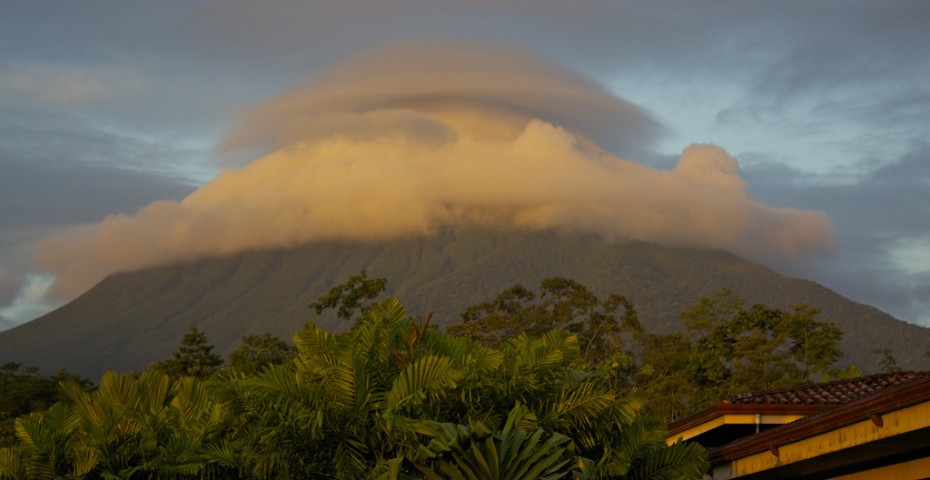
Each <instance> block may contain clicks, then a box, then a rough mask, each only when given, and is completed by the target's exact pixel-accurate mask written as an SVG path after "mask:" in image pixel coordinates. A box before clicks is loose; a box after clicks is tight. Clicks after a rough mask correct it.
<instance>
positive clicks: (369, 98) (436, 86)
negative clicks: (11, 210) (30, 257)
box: [38, 42, 833, 296]
mask: <svg viewBox="0 0 930 480" xmlns="http://www.w3.org/2000/svg"><path fill="white" fill-rule="evenodd" d="M657 130H658V127H657V125H656V124H655V123H654V122H653V121H652V120H651V119H650V118H649V117H648V115H646V114H645V113H644V112H642V111H641V110H640V109H638V108H636V107H635V106H633V105H631V104H629V103H627V102H625V101H623V100H620V99H617V98H615V97H613V96H611V95H609V94H608V93H606V91H605V90H604V89H602V88H600V87H599V86H598V85H596V84H594V83H592V82H590V81H588V80H586V79H585V78H583V77H580V76H578V75H576V74H573V73H571V72H569V71H566V70H564V69H562V68H560V67H557V66H553V65H549V64H546V63H544V62H542V61H541V60H538V59H534V58H532V57H530V56H528V55H525V54H523V53H521V52H518V51H515V50H510V49H502V48H495V47H491V46H488V45H475V44H437V43H435V42H434V43H431V44H430V45H423V44H413V43H405V44H401V45H395V46H392V47H387V48H383V49H379V50H377V51H375V52H371V53H368V54H363V55H361V56H359V57H356V58H354V59H352V60H350V61H347V62H345V63H343V64H341V65H339V66H337V67H336V68H335V69H334V70H332V71H331V72H328V73H326V74H323V75H321V76H319V77H317V78H315V79H314V80H312V81H311V82H310V83H309V84H307V85H306V86H305V87H302V88H299V89H297V90H295V91H293V92H290V93H288V94H285V95H283V96H281V97H279V98H277V99H273V100H271V101H269V102H267V103H265V104H262V105H259V106H257V107H255V108H254V109H252V110H250V111H247V112H246V113H244V115H243V116H242V117H241V118H240V120H239V122H238V124H237V125H236V127H235V128H233V129H232V131H231V132H230V135H229V136H228V138H227V140H226V141H225V142H224V144H223V147H224V148H226V149H235V148H246V149H251V148H260V149H263V150H266V151H268V152H270V153H268V154H267V155H265V156H263V157H261V158H259V159H257V160H255V161H253V162H252V163H250V164H248V165H246V166H244V167H242V168H240V169H230V170H226V171H224V172H222V173H220V174H219V175H218V176H217V177H216V178H214V179H213V180H212V181H210V182H209V183H207V184H206V185H204V186H203V187H201V188H200V189H198V190H197V191H195V192H194V193H192V194H190V195H189V196H187V197H186V198H184V199H183V200H181V201H160V202H154V203H152V204H149V205H148V206H146V207H144V208H142V209H141V210H139V211H138V212H137V213H136V214H135V215H114V216H110V217H108V218H106V219H105V220H103V221H102V222H100V223H97V224H93V225H85V226H82V227H79V228H74V229H71V230H68V231H66V232H63V233H61V234H59V235H55V236H53V237H51V238H49V239H47V240H46V241H45V242H43V243H42V245H41V246H40V248H39V250H38V260H39V262H40V263H41V265H42V266H43V267H44V268H46V269H47V270H48V271H51V272H54V273H55V274H56V275H57V281H56V285H55V287H54V288H55V290H56V291H57V292H58V293H59V294H63V295H67V296H73V295H76V294H79V293H81V292H82V291H83V290H84V289H86V288H88V287H89V286H90V285H91V284H92V283H93V282H95V281H97V280H99V279H101V278H102V277H103V276H104V275H106V274H108V273H110V272H113V271H116V270H130V269H137V268H142V267H146V266H150V265H155V264H159V263H164V262H170V261H178V260H184V259H192V258H196V257H199V256H204V255H220V254H226V253H232V252H236V251H241V250H245V249H255V248H266V247H286V246H291V245H297V244H300V243H304V242H308V241H313V240H318V239H355V240H376V239H383V238H395V237H401V236H408V235H428V234H431V233H433V232H436V231H437V230H438V229H441V228H445V227H458V226H471V225H480V226H491V227H503V228H522V229H550V228H555V229H571V230H580V231H586V232H594V233H597V234H600V235H603V236H604V237H605V238H608V239H610V238H613V239H625V238H635V239H641V240H647V241H653V242H658V243H664V244H670V245H695V246H705V247H715V248H725V249H729V250H733V251H736V252H738V253H742V254H744V255H748V256H751V257H753V256H754V257H756V258H759V257H766V256H772V255H774V256H803V255H807V254H810V253H812V252H815V251H818V250H822V249H826V248H829V247H830V245H831V244H832V242H833V236H832V228H831V225H830V222H829V221H828V220H827V218H826V217H825V216H824V215H822V214H819V213H815V212H810V211H803V210H796V209H782V208H770V207H767V206H765V205H762V204H761V203H759V202H758V201H756V200H754V199H753V197H752V196H751V195H749V193H748V191H747V189H746V184H745V182H744V181H743V180H742V179H741V178H740V176H739V167H738V164H737V161H736V160H735V159H734V158H732V157H731V156H730V155H728V154H727V153H726V152H725V151H724V150H723V149H722V148H720V147H717V146H713V145H692V146H690V147H688V148H686V149H685V150H684V151H683V152H682V154H681V157H680V158H679V160H678V163H677V165H676V166H675V168H674V169H672V170H656V169H653V168H650V167H647V166H645V165H642V164H639V163H637V162H635V161H633V160H630V159H627V158H623V157H621V156H618V155H617V154H615V152H616V151H617V150H620V151H623V150H626V149H629V150H637V149H639V148H642V146H643V144H648V142H649V140H650V138H651V135H653V134H654V133H655V132H656V131H657ZM602 143H608V144H610V145H611V146H612V148H610V149H607V148H603V146H602Z"/></svg>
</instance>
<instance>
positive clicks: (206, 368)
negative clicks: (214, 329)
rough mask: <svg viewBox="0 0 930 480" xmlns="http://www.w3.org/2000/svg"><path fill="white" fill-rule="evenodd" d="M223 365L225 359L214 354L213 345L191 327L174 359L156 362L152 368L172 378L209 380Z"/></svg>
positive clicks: (173, 356) (195, 328) (201, 333)
mask: <svg viewBox="0 0 930 480" xmlns="http://www.w3.org/2000/svg"><path fill="white" fill-rule="evenodd" d="M221 365H223V357H221V356H219V355H217V354H215V353H213V345H211V344H210V342H209V340H207V336H206V335H204V334H203V332H201V331H200V330H197V327H191V329H190V330H188V332H187V333H185V334H184V337H183V338H182V339H181V346H180V347H179V348H178V350H177V351H176V352H174V354H173V355H172V358H170V359H168V360H163V361H160V362H155V363H153V364H152V366H151V367H152V368H154V369H156V370H159V371H161V372H164V373H166V374H168V375H169V376H171V377H172V378H180V377H196V378H200V379H205V378H209V377H210V376H211V375H213V374H214V373H216V372H217V370H219V367H220V366H221Z"/></svg>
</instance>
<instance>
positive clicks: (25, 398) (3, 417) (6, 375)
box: [0, 362, 91, 447]
mask: <svg viewBox="0 0 930 480" xmlns="http://www.w3.org/2000/svg"><path fill="white" fill-rule="evenodd" d="M67 379H72V380H73V381H75V382H76V383H78V384H79V385H81V386H82V388H85V389H89V388H90V387H91V382H90V381H89V380H87V379H85V378H83V377H80V376H79V375H75V374H72V373H69V372H67V371H65V370H59V371H58V372H57V373H55V375H52V376H44V375H41V374H40V373H39V369H37V368H34V367H25V368H24V367H23V366H22V364H20V363H16V362H9V363H6V364H4V365H2V366H0V447H2V446H7V445H11V444H12V443H14V441H15V437H14V420H15V419H16V417H21V416H24V415H26V414H28V413H31V412H40V411H44V410H47V409H48V408H49V407H50V406H52V405H53V404H54V403H55V402H57V401H59V400H62V399H63V397H62V395H61V393H60V392H59V390H58V384H59V382H62V381H64V380H67Z"/></svg>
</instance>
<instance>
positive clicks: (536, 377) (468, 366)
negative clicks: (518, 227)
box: [217, 298, 706, 478]
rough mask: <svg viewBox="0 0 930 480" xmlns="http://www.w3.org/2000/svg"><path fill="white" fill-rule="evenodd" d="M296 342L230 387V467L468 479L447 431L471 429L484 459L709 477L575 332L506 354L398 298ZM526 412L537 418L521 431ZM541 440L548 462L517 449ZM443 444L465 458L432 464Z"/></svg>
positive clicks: (615, 473) (698, 456)
mask: <svg viewBox="0 0 930 480" xmlns="http://www.w3.org/2000/svg"><path fill="white" fill-rule="evenodd" d="M294 343H295V344H296V346H297V350H298V354H297V357H296V358H295V361H294V362H293V363H291V364H290V365H281V366H270V367H268V368H267V369H265V370H264V371H263V372H262V373H261V374H260V375H258V376H251V377H244V378H231V379H227V380H225V381H223V382H219V383H218V384H217V388H218V391H217V395H218V396H219V397H220V398H223V399H224V402H223V403H224V405H228V406H230V408H231V411H230V412H229V413H230V414H229V417H228V418H229V419H230V420H231V423H230V425H229V433H228V437H227V438H229V439H230V442H231V443H230V446H229V451H230V452H232V453H230V455H228V458H230V459H234V460H233V461H234V462H238V463H236V464H235V465H236V468H237V469H239V470H241V471H243V472H245V473H246V474H247V475H250V476H253V477H255V478H274V477H277V476H290V477H297V478H366V476H367V475H368V473H369V472H372V471H374V472H376V473H378V474H379V475H386V477H382V478H409V476H410V475H413V474H414V473H416V472H418V471H422V469H427V470H428V469H431V468H434V467H435V468H442V467H441V465H442V464H447V465H448V467H449V468H457V469H460V470H461V469H462V468H464V467H465V464H466V463H468V462H472V461H473V460H475V459H476V458H477V457H476V456H477V455H478V454H477V453H475V450H474V449H473V448H472V447H468V448H469V449H470V450H469V452H470V453H469V452H465V450H464V449H463V448H464V447H465V444H464V443H460V444H458V447H456V446H455V445H453V443H452V438H451V437H449V436H448V435H441V434H440V433H437V432H440V431H446V432H452V431H454V432H465V433H463V435H465V437H467V438H465V437H463V442H466V443H467V442H473V441H478V442H480V443H481V445H483V446H477V445H476V446H475V448H479V449H484V450H482V453H481V454H480V455H481V456H485V455H492V454H493V452H498V453H502V450H501V448H502V446H503V445H518V444H519V445H525V448H526V449H527V451H532V452H535V453H538V454H539V455H540V456H541V457H542V456H545V457H546V458H557V459H561V460H558V461H557V462H556V463H559V462H562V461H564V460H565V459H568V460H570V462H569V463H568V464H566V465H570V467H568V470H572V471H573V472H574V473H577V474H581V473H582V472H583V471H584V469H583V468H582V466H581V465H585V467H584V468H587V469H588V470H589V471H590V472H591V474H592V475H595V474H597V475H601V474H603V475H611V476H612V477H611V478H625V476H631V478H635V474H636V472H644V471H647V470H648V468H652V467H653V466H655V465H660V466H665V467H668V468H670V469H672V470H674V471H682V472H697V473H696V474H694V475H682V476H681V477H680V478H689V477H691V478H700V474H701V473H702V472H703V469H704V468H705V467H706V461H705V460H704V458H703V453H702V450H700V447H697V446H692V447H685V446H683V445H679V446H675V447H666V445H665V441H664V436H663V435H662V429H661V428H660V425H658V424H656V423H654V422H649V421H643V420H640V419H639V417H638V413H639V411H640V410H641V409H642V405H643V402H642V400H640V399H639V398H638V397H636V396H635V395H633V394H632V393H631V392H628V391H625V390H615V389H613V388H612V387H611V385H610V383H609V382H606V381H605V377H604V376H603V374H601V373H599V372H598V371H592V370H587V369H582V368H581V366H582V365H583V364H582V363H581V361H580V359H581V358H582V352H581V348H580V346H579V341H578V337H577V336H575V335H573V334H570V333H568V332H565V331H559V330H552V331H547V332H544V333H542V334H541V335H539V336H528V335H526V334H523V335H519V336H517V337H515V338H513V339H510V340H508V341H506V342H504V345H502V347H501V348H500V349H496V348H491V347H486V346H483V345H481V344H480V343H478V342H476V341H474V340H472V339H468V338H461V337H454V336H450V335H447V334H444V333H441V332H439V331H437V330H435V329H430V328H423V327H422V322H421V323H420V324H417V322H416V321H415V320H413V319H412V318H411V317H409V316H408V315H407V314H406V312H405V310H404V309H403V307H402V305H401V304H400V303H399V302H398V301H397V300H396V299H393V298H389V299H386V300H384V301H382V302H379V303H377V304H375V305H372V306H371V308H369V309H367V311H366V313H365V314H364V315H363V316H362V317H360V318H358V319H356V321H355V322H354V326H353V328H352V329H351V330H350V331H349V332H346V333H342V334H336V335H333V334H329V333H327V332H325V331H323V330H320V329H317V328H316V327H314V326H313V325H312V324H309V325H308V326H307V327H305V328H304V329H303V330H300V331H298V332H297V333H296V334H295V336H294ZM515 408H519V409H525V413H520V421H519V422H516V424H514V425H511V427H509V428H508V427H507V426H506V424H507V423H508V421H507V419H508V416H509V415H510V414H512V413H513V412H514V409H515ZM521 412H523V410H521ZM479 425H480V426H482V427H479ZM488 432H490V434H489V433H488ZM424 435H425V436H426V437H427V439H426V440H424ZM527 435H528V436H531V437H532V436H537V435H538V437H539V438H543V437H544V438H545V439H547V440H545V441H548V440H551V439H556V440H555V443H556V444H557V445H553V446H551V448H550V447H547V448H546V450H540V451H535V450H534V449H535V448H536V447H535V445H537V444H536V443H534V442H535V441H533V442H524V443H520V442H518V441H517V439H516V437H517V436H527ZM430 438H431V439H432V440H429V439H430ZM456 438H458V437H456ZM508 439H510V440H508ZM564 439H568V442H570V444H571V451H570V452H569V451H568V450H560V449H563V448H564V449H567V446H566V445H568V443H566V441H565V440H564ZM511 440H512V441H511ZM434 441H435V442H445V444H446V446H447V447H448V448H450V449H456V448H458V449H459V450H458V451H459V452H460V453H461V455H458V456H456V455H455V454H446V453H442V452H441V451H440V450H442V449H441V448H440V449H439V450H435V451H434V453H435V454H436V456H434V457H432V460H430V459H429V458H425V457H424V458H418V457H417V452H422V448H432V447H434V446H438V444H436V443H433V442H434ZM488 441H490V442H491V443H490V444H489V443H488ZM424 442H425V443H424ZM498 442H499V443H498ZM492 444H493V445H492ZM469 445H474V444H472V443H469ZM514 448H516V447H514ZM520 448H523V447H520ZM669 448H671V450H669ZM668 451H674V452H677V453H676V455H671V456H669V455H667V452H668ZM560 452H561V453H560ZM524 453H525V452H522V451H521V452H520V454H518V455H517V457H514V458H515V459H520V458H522V461H523V462H524V463H522V465H524V466H526V465H530V464H531V463H532V462H531V461H530V459H531V457H532V454H527V455H524ZM563 455H564V456H563ZM584 459H589V461H586V462H583V460H584ZM437 462H438V463H437ZM552 465H555V464H552ZM552 465H550V466H552ZM500 467H501V468H504V465H503V464H502V465H500ZM534 467H535V466H534V465H530V466H529V468H534ZM548 468H549V467H546V468H544V469H543V470H547V469H548ZM644 469H646V470H644ZM444 471H445V470H444ZM462 471H464V470H462ZM556 471H560V470H559V469H558V468H557V469H555V470H552V473H553V474H555V472H556ZM392 475H393V476H392ZM589 478H595V477H589Z"/></svg>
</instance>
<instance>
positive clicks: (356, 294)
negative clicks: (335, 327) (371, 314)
mask: <svg viewBox="0 0 930 480" xmlns="http://www.w3.org/2000/svg"><path fill="white" fill-rule="evenodd" d="M386 286H387V280H386V279H384V278H372V279H369V278H368V272H367V271H366V270H362V271H361V272H359V273H358V274H357V275H353V276H351V277H349V279H348V280H347V281H346V283H343V284H341V285H336V286H335V287H333V288H331V289H329V291H328V292H326V293H325V294H324V295H323V296H321V297H320V298H318V299H316V301H314V302H312V303H310V308H312V309H313V310H314V311H316V314H317V315H319V314H321V313H323V311H324V310H327V309H334V310H336V315H337V316H338V317H339V318H341V319H343V320H348V319H350V318H352V315H353V313H354V312H355V311H356V310H358V311H359V312H360V313H362V314H364V313H365V311H367V310H368V308H369V303H368V302H369V301H370V300H374V299H375V298H378V295H381V293H382V292H384V289H385V287H386Z"/></svg>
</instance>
